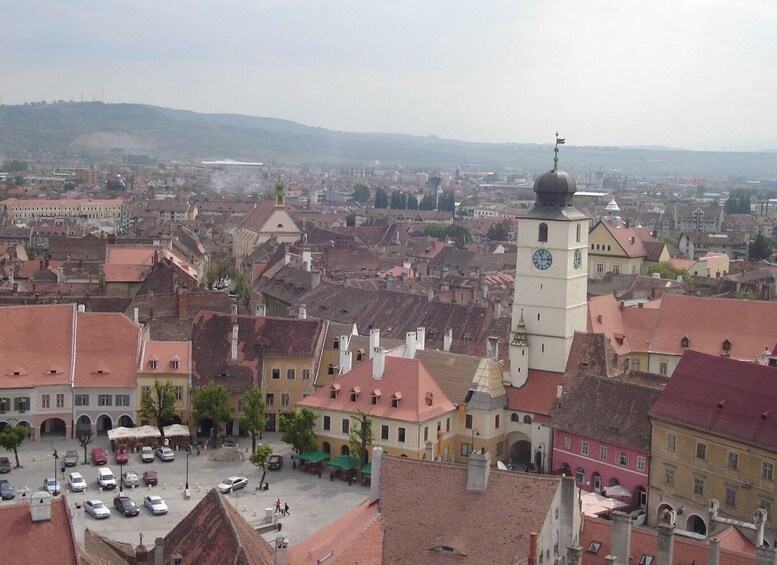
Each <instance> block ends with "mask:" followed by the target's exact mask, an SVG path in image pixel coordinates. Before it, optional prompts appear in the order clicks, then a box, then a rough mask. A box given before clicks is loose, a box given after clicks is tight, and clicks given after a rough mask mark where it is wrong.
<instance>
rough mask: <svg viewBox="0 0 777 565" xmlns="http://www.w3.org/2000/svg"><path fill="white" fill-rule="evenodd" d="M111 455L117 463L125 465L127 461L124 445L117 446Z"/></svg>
mask: <svg viewBox="0 0 777 565" xmlns="http://www.w3.org/2000/svg"><path fill="white" fill-rule="evenodd" d="M113 456H114V457H115V458H116V464H117V465H126V464H127V461H129V457H128V456H127V448H126V447H117V448H116V451H114V452H113Z"/></svg>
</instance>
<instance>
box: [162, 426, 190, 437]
mask: <svg viewBox="0 0 777 565" xmlns="http://www.w3.org/2000/svg"><path fill="white" fill-rule="evenodd" d="M164 430H165V437H175V436H189V435H191V433H190V432H189V428H187V427H186V426H184V425H182V424H172V425H171V426H165V427H164Z"/></svg>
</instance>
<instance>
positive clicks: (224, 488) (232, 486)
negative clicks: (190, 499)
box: [216, 476, 248, 493]
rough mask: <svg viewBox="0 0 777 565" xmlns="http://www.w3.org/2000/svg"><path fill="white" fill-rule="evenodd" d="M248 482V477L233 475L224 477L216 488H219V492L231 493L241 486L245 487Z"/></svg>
mask: <svg viewBox="0 0 777 565" xmlns="http://www.w3.org/2000/svg"><path fill="white" fill-rule="evenodd" d="M246 483H248V479H247V478H246V477H238V476H233V477H229V478H226V479H224V480H223V481H222V482H221V483H219V485H218V486H217V487H216V488H217V489H219V492H223V493H229V492H232V491H233V490H237V489H239V488H245V486H246Z"/></svg>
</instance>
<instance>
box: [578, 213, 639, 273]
mask: <svg viewBox="0 0 777 565" xmlns="http://www.w3.org/2000/svg"><path fill="white" fill-rule="evenodd" d="M588 244H589V247H588V277H589V278H591V279H601V278H603V277H604V275H605V274H607V273H615V274H621V275H636V274H639V273H640V272H641V270H642V262H643V261H644V257H629V256H628V255H627V254H626V253H625V252H624V251H623V249H621V246H620V244H619V243H618V242H617V241H616V240H615V238H614V237H612V235H611V234H610V232H609V231H607V229H606V228H605V227H603V226H602V224H601V223H599V224H597V226H596V227H595V228H594V229H593V230H591V233H590V234H588ZM616 271H617V272H616Z"/></svg>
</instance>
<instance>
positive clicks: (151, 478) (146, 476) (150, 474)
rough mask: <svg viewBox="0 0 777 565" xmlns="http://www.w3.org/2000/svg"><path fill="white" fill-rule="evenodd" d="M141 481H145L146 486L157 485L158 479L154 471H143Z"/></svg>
mask: <svg viewBox="0 0 777 565" xmlns="http://www.w3.org/2000/svg"><path fill="white" fill-rule="evenodd" d="M143 482H144V483H146V486H151V485H154V486H156V485H158V484H159V479H158V478H157V476H156V471H145V472H144V473H143Z"/></svg>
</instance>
